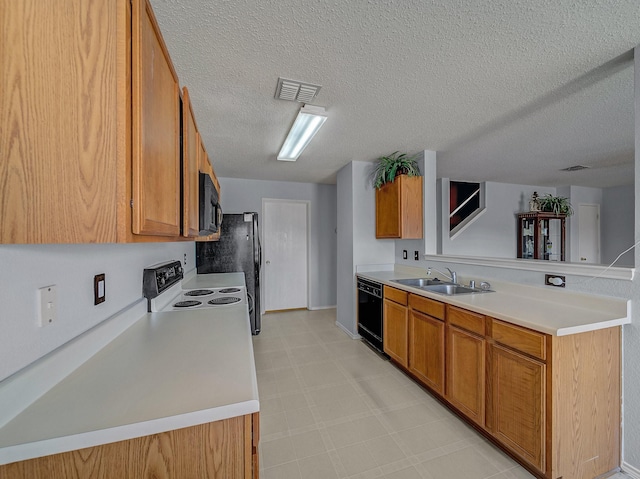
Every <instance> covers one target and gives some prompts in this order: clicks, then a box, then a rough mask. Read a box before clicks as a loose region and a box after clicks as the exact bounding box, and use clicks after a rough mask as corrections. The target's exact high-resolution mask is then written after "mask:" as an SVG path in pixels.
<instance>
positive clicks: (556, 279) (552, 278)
mask: <svg viewBox="0 0 640 479" xmlns="http://www.w3.org/2000/svg"><path fill="white" fill-rule="evenodd" d="M544 284H546V285H549V286H555V287H557V288H564V285H565V284H566V283H565V277H564V276H559V275H553V274H545V275H544Z"/></svg>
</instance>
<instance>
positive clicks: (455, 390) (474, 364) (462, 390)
mask: <svg viewBox="0 0 640 479" xmlns="http://www.w3.org/2000/svg"><path fill="white" fill-rule="evenodd" d="M485 349H486V348H485V340H484V338H482V337H480V336H476V335H475V334H471V333H469V332H467V331H465V330H463V329H459V328H456V327H455V326H447V383H446V392H445V395H446V398H447V400H448V401H449V402H450V403H451V404H453V405H454V406H455V407H457V408H458V409H459V410H460V411H462V412H463V413H464V414H465V415H467V417H469V419H471V420H473V421H474V422H476V423H477V424H479V425H481V426H483V427H484V417H485V384H486V381H485V355H486V353H485Z"/></svg>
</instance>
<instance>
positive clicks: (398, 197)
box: [376, 175, 423, 239]
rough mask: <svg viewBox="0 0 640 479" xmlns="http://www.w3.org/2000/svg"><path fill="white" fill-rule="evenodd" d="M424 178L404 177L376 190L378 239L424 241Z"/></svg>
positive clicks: (401, 176) (397, 178)
mask: <svg viewBox="0 0 640 479" xmlns="http://www.w3.org/2000/svg"><path fill="white" fill-rule="evenodd" d="M422 221H423V218H422V177H421V176H407V175H400V176H398V177H396V179H395V181H393V182H392V183H385V184H384V185H383V186H382V187H380V188H377V189H376V238H403V239H415V238H422Z"/></svg>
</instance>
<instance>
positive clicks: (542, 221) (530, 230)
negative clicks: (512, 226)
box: [517, 211, 567, 261]
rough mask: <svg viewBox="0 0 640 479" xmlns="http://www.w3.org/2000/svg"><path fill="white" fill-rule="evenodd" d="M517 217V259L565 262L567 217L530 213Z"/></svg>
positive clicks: (537, 212)
mask: <svg viewBox="0 0 640 479" xmlns="http://www.w3.org/2000/svg"><path fill="white" fill-rule="evenodd" d="M517 216H518V258H523V259H542V260H548V261H564V260H565V237H566V233H565V230H566V228H565V223H566V219H567V215H557V214H554V213H547V212H542V211H531V212H529V213H518V215H517Z"/></svg>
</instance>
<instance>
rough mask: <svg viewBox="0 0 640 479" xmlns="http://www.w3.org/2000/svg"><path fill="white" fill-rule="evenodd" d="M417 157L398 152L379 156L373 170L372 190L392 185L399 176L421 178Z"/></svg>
mask: <svg viewBox="0 0 640 479" xmlns="http://www.w3.org/2000/svg"><path fill="white" fill-rule="evenodd" d="M417 156H418V155H414V156H407V154H406V153H400V152H399V151H394V152H393V153H391V154H390V155H387V156H381V157H380V158H379V159H378V163H377V164H376V166H375V168H374V170H373V186H374V188H381V187H382V185H384V184H385V183H393V181H394V180H395V179H396V176H399V175H407V176H421V174H420V168H419V167H418V162H417V160H416V158H417Z"/></svg>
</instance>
